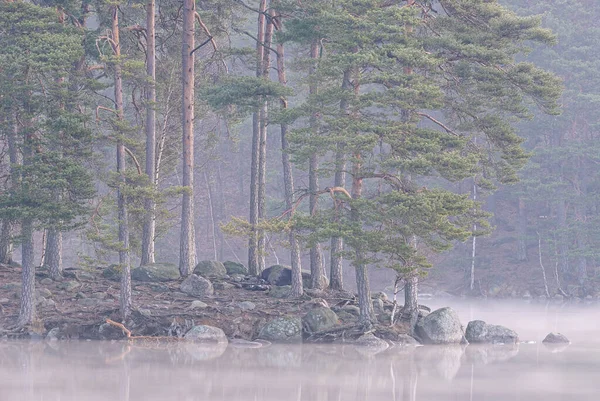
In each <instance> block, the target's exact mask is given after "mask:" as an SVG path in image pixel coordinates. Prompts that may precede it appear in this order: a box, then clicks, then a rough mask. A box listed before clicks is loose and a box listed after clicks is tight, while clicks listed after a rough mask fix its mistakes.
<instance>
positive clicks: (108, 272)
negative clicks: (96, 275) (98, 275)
mask: <svg viewBox="0 0 600 401" xmlns="http://www.w3.org/2000/svg"><path fill="white" fill-rule="evenodd" d="M102 277H104V278H105V279H107V280H110V281H120V280H121V267H120V266H119V265H110V266H108V267H107V268H106V269H104V270H102Z"/></svg>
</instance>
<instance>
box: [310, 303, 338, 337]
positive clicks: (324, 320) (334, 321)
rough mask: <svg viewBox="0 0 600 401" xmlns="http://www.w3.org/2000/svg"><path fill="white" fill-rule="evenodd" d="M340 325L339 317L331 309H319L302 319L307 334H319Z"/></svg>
mask: <svg viewBox="0 0 600 401" xmlns="http://www.w3.org/2000/svg"><path fill="white" fill-rule="evenodd" d="M338 324H339V319H338V316H337V315H336V314H335V312H334V311H332V310H331V309H329V308H325V307H318V308H315V309H313V310H311V311H310V312H308V313H307V314H306V315H304V317H303V318H302V325H303V327H304V329H305V330H306V332H307V333H309V334H310V333H317V332H319V331H323V330H327V329H330V328H332V327H334V326H336V325H338Z"/></svg>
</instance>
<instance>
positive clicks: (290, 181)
mask: <svg viewBox="0 0 600 401" xmlns="http://www.w3.org/2000/svg"><path fill="white" fill-rule="evenodd" d="M273 17H274V18H275V21H276V22H277V23H278V26H277V29H279V30H281V28H282V27H281V23H282V20H281V17H280V16H279V14H275V13H274V14H273ZM277 78H278V80H279V83H280V84H281V85H282V86H286V85H287V79H286V75H285V47H284V45H283V43H281V42H280V43H277ZM287 107H288V103H287V99H286V98H285V97H281V108H282V109H283V110H285V109H287ZM287 132H288V125H287V124H286V123H282V124H281V162H282V165H283V186H284V189H285V205H286V208H287V209H288V210H291V209H292V202H293V196H294V176H293V174H292V163H291V161H290V155H289V143H288V139H287ZM289 240H290V265H291V267H292V290H291V296H292V297H294V298H296V297H300V296H302V294H304V285H303V283H302V265H301V261H300V244H299V242H298V238H296V231H295V229H294V227H292V228H291V229H290V234H289Z"/></svg>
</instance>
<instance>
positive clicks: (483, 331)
mask: <svg viewBox="0 0 600 401" xmlns="http://www.w3.org/2000/svg"><path fill="white" fill-rule="evenodd" d="M465 337H466V339H467V341H468V342H469V343H482V344H516V343H517V342H519V335H518V334H517V333H515V332H514V331H513V330H511V329H508V328H506V327H504V326H498V325H494V324H487V323H486V322H484V321H483V320H473V321H471V322H469V324H468V325H467V330H466V332H465Z"/></svg>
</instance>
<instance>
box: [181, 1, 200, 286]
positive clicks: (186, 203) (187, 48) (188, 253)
mask: <svg viewBox="0 0 600 401" xmlns="http://www.w3.org/2000/svg"><path fill="white" fill-rule="evenodd" d="M195 12H196V1H195V0H184V2H183V40H182V55H181V56H182V75H181V79H182V84H183V102H182V126H183V179H182V181H183V182H182V184H183V187H184V188H185V191H184V193H183V200H182V204H181V238H180V248H179V272H180V274H181V275H182V276H187V275H189V274H191V273H192V271H193V269H194V263H195V261H196V239H195V235H194V234H195V232H194V78H195V77H194V54H193V53H192V51H193V50H194V47H195V41H194V17H195V16H194V13H195Z"/></svg>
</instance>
